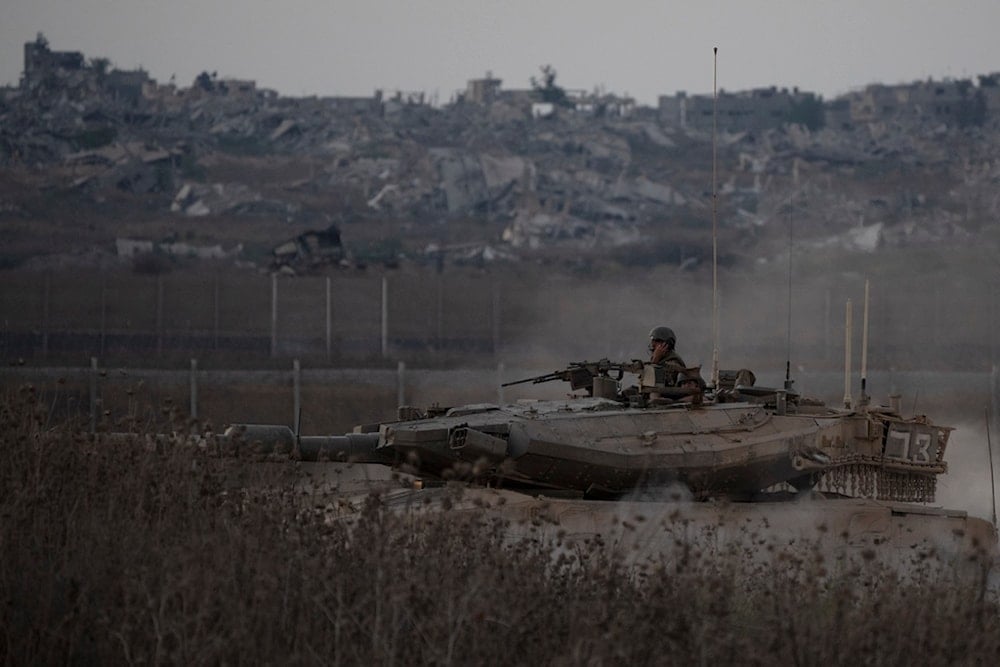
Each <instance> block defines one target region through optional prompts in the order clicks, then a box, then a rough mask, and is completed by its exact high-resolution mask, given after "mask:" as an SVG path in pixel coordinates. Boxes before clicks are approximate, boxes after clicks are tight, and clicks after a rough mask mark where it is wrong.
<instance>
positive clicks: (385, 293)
mask: <svg viewBox="0 0 1000 667" xmlns="http://www.w3.org/2000/svg"><path fill="white" fill-rule="evenodd" d="M387 356H389V279H388V278H387V277H386V275H385V274H382V358H383V359H385V358H386V357H387Z"/></svg>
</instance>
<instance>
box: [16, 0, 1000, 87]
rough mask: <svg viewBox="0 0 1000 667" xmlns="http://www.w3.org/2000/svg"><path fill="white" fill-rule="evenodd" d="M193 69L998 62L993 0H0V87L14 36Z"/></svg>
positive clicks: (275, 83)
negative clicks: (38, 37) (40, 36)
mask: <svg viewBox="0 0 1000 667" xmlns="http://www.w3.org/2000/svg"><path fill="white" fill-rule="evenodd" d="M39 31H41V32H43V33H44V34H45V36H46V37H47V38H48V40H49V44H50V46H51V48H52V49H54V50H59V51H82V52H83V53H84V55H85V56H86V57H87V58H93V57H106V58H108V59H110V60H111V62H112V63H113V64H114V65H115V66H116V67H118V68H121V69H131V68H135V67H140V66H141V67H143V68H144V69H146V70H147V71H148V72H149V74H150V75H151V76H152V77H153V78H155V79H157V80H158V81H160V82H161V83H166V82H168V81H169V80H170V79H171V77H172V76H176V83H177V84H178V85H181V86H189V85H191V82H192V81H193V79H194V77H195V76H196V75H197V74H198V73H199V72H201V71H203V70H204V71H208V72H213V71H214V72H218V74H219V76H220V77H230V76H231V77H237V78H248V79H256V80H257V82H258V85H259V86H261V87H265V88H273V89H276V90H278V91H279V92H281V93H282V94H286V95H311V94H320V95H370V94H371V93H372V92H373V91H374V90H375V89H378V88H381V89H383V90H386V91H389V92H391V91H394V90H405V91H425V92H426V93H428V94H429V95H431V96H434V97H435V98H436V100H437V101H438V102H441V103H444V102H447V101H449V99H450V98H451V97H452V96H453V94H454V93H455V91H457V90H460V89H463V88H464V87H465V82H466V80H468V79H470V78H478V77H482V76H483V75H484V74H485V73H486V72H487V71H491V72H492V73H493V74H494V75H495V76H497V77H499V78H501V79H503V82H504V83H503V85H504V87H505V88H527V87H529V85H530V84H529V79H530V78H531V77H532V76H535V75H537V74H538V72H539V67H540V66H541V65H544V64H551V65H552V66H553V67H554V68H555V69H556V71H557V72H558V78H557V83H559V84H561V85H563V86H565V87H568V88H583V89H588V90H592V89H594V88H595V87H598V86H601V87H603V88H604V89H605V90H607V91H609V92H615V93H619V94H623V93H628V94H631V95H632V96H634V97H636V98H637V99H638V101H639V102H640V103H642V104H655V102H656V97H657V95H659V94H673V93H675V92H676V91H678V90H686V91H688V92H689V93H710V92H711V91H712V47H713V46H718V47H719V60H718V85H719V87H720V88H723V89H727V90H743V89H747V88H753V87H759V86H769V85H777V86H781V87H792V86H798V87H799V88H802V89H804V90H812V91H816V92H819V93H821V94H823V95H824V96H825V97H827V98H830V97H834V96H836V95H839V94H842V93H844V92H847V91H848V90H850V89H852V88H858V87H863V86H864V85H866V84H868V83H872V82H882V83H890V84H891V83H903V82H909V81H913V80H916V79H925V78H927V77H932V78H935V79H942V78H947V77H951V78H960V77H970V76H975V75H977V74H984V73H988V72H996V71H1000V37H998V34H997V33H998V31H1000V0H951V1H950V2H944V1H942V0H933V1H927V0H840V1H837V2H834V1H824V2H817V1H814V0H757V1H753V0H747V1H744V2H720V1H712V0H690V1H689V2H670V1H668V0H661V1H659V2H649V1H645V0H618V1H617V2H595V1H594V0H501V1H495V2H492V1H491V2H482V1H481V2H474V1H470V0H433V1H427V0H282V1H280V2H275V1H274V0H243V1H242V2H239V1H237V0H228V1H227V0H171V1H169V2H168V1H164V0H155V1H153V0H0V49H2V50H0V84H9V85H16V83H17V81H18V78H19V76H20V73H21V70H22V68H23V50H22V49H23V43H24V42H26V41H31V40H33V39H34V38H35V35H36V33H38V32H39Z"/></svg>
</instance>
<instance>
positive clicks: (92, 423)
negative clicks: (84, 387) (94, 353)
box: [90, 357, 98, 433]
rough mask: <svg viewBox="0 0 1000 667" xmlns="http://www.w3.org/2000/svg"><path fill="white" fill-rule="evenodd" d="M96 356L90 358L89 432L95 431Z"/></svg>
mask: <svg viewBox="0 0 1000 667" xmlns="http://www.w3.org/2000/svg"><path fill="white" fill-rule="evenodd" d="M97 373H98V371H97V357H91V358H90V432H91V433H94V432H96V431H97Z"/></svg>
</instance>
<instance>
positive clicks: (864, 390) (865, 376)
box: [861, 278, 869, 405]
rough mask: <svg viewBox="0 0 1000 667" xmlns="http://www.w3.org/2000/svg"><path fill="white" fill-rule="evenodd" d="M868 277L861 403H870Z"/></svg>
mask: <svg viewBox="0 0 1000 667" xmlns="http://www.w3.org/2000/svg"><path fill="white" fill-rule="evenodd" d="M868 301H869V299H868V279H867V278H865V313H864V318H863V320H862V324H861V404H862V405H868Z"/></svg>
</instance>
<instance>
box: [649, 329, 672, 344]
mask: <svg viewBox="0 0 1000 667" xmlns="http://www.w3.org/2000/svg"><path fill="white" fill-rule="evenodd" d="M649 340H650V342H652V341H654V340H662V341H664V342H666V343H669V344H670V345H671V346H673V345H676V344H677V336H675V335H674V330H673V329H671V328H670V327H653V330H652V331H650V332H649Z"/></svg>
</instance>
